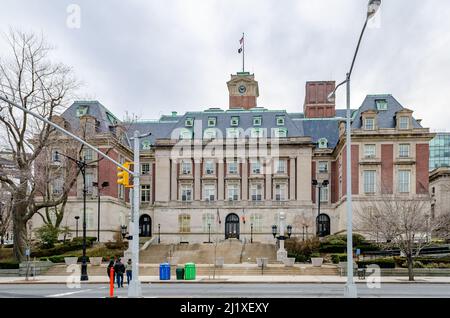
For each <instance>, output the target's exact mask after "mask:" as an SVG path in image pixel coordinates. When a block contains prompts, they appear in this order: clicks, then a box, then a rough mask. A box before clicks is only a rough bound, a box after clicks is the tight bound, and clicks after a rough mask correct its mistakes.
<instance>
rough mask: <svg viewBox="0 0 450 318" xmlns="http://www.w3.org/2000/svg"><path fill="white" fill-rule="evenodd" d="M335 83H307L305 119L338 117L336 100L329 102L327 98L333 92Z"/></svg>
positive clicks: (304, 106)
mask: <svg viewBox="0 0 450 318" xmlns="http://www.w3.org/2000/svg"><path fill="white" fill-rule="evenodd" d="M335 85H336V82H335V81H315V82H306V89H305V103H304V105H303V112H304V114H305V118H328V117H335V116H336V104H335V101H334V98H333V99H332V100H331V101H328V100H327V96H328V95H329V94H330V93H331V92H333V90H334V88H335Z"/></svg>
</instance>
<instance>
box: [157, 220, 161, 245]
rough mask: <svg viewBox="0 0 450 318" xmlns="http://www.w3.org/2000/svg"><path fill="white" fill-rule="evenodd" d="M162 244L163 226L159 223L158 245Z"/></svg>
mask: <svg viewBox="0 0 450 318" xmlns="http://www.w3.org/2000/svg"><path fill="white" fill-rule="evenodd" d="M160 243H161V224H159V223H158V244H160Z"/></svg>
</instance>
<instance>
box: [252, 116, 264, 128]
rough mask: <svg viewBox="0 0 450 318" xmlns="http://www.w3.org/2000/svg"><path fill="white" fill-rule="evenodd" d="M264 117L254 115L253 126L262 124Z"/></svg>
mask: <svg viewBox="0 0 450 318" xmlns="http://www.w3.org/2000/svg"><path fill="white" fill-rule="evenodd" d="M261 123H262V118H261V116H255V117H253V126H261Z"/></svg>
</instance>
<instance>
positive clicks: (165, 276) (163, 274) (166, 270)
mask: <svg viewBox="0 0 450 318" xmlns="http://www.w3.org/2000/svg"><path fill="white" fill-rule="evenodd" d="M159 279H160V280H170V264H169V263H162V264H160V265H159Z"/></svg>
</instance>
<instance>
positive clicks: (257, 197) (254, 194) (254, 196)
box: [250, 183, 263, 202]
mask: <svg viewBox="0 0 450 318" xmlns="http://www.w3.org/2000/svg"><path fill="white" fill-rule="evenodd" d="M250 199H251V201H254V202H260V201H262V200H263V186H262V184H261V183H253V184H252V185H251V186H250Z"/></svg>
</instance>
